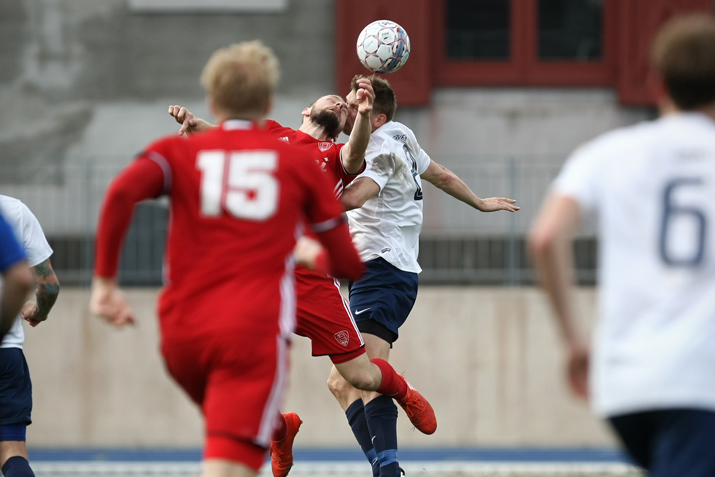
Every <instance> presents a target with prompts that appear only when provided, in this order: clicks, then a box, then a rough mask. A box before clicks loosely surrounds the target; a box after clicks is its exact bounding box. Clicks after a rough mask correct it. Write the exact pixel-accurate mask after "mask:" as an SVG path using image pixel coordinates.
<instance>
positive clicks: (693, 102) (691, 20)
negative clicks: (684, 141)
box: [651, 15, 715, 111]
mask: <svg viewBox="0 0 715 477" xmlns="http://www.w3.org/2000/svg"><path fill="white" fill-rule="evenodd" d="M651 58H652V61H653V64H654V66H655V68H656V70H657V71H658V73H659V74H660V76H661V79H662V81H663V84H664V86H665V90H666V91H667V93H668V96H670V98H671V99H672V101H673V103H675V106H676V107H677V108H678V109H681V110H686V111H687V110H694V109H699V108H702V107H705V106H711V105H715V19H713V18H712V17H711V16H708V15H688V16H683V17H679V18H675V19H673V20H671V21H670V22H668V23H667V24H666V25H665V26H664V27H663V28H662V29H661V30H660V32H659V33H658V35H657V37H656V39H655V41H654V42H653V49H652V51H651Z"/></svg>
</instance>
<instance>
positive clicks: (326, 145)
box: [318, 141, 333, 152]
mask: <svg viewBox="0 0 715 477" xmlns="http://www.w3.org/2000/svg"><path fill="white" fill-rule="evenodd" d="M331 147H333V143H332V142H325V141H321V142H319V143H318V149H320V152H325V151H327V150H328V149H330V148H331Z"/></svg>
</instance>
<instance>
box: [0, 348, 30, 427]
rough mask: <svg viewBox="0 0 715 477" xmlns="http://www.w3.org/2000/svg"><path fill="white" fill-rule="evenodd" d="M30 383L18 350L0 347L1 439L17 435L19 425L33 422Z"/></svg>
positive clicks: (28, 373)
mask: <svg viewBox="0 0 715 477" xmlns="http://www.w3.org/2000/svg"><path fill="white" fill-rule="evenodd" d="M31 413H32V382H31V381H30V371H29V370H28V369H27V361H25V355H24V354H23V352H22V350H21V349H19V348H0V440H22V439H16V438H9V439H8V438H7V437H8V436H9V435H10V433H12V435H13V436H15V435H16V428H17V427H18V426H27V425H28V424H30V423H32V419H31V418H30V414H31Z"/></svg>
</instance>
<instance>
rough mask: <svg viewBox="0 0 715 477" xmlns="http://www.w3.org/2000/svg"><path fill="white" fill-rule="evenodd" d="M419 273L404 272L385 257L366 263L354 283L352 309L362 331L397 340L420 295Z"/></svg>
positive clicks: (351, 288)
mask: <svg viewBox="0 0 715 477" xmlns="http://www.w3.org/2000/svg"><path fill="white" fill-rule="evenodd" d="M417 282H418V280H417V274H416V273H412V272H404V271H402V270H400V269H399V268H396V267H395V266H394V265H392V264H391V263H390V262H388V261H387V260H385V259H384V258H381V257H380V258H376V259H373V260H370V261H368V262H366V263H365V274H364V275H363V276H362V278H361V279H359V280H357V281H356V282H353V283H351V284H350V286H349V288H350V310H351V311H352V312H353V317H355V322H356V323H357V326H358V329H359V330H360V332H361V333H368V334H373V335H376V336H379V337H380V338H382V339H384V340H385V341H387V342H388V343H390V344H392V343H393V342H395V341H397V338H398V336H399V333H398V329H399V328H400V326H402V324H403V323H404V322H405V320H407V316H408V315H409V314H410V311H411V310H412V307H413V306H414V304H415V300H416V299H417Z"/></svg>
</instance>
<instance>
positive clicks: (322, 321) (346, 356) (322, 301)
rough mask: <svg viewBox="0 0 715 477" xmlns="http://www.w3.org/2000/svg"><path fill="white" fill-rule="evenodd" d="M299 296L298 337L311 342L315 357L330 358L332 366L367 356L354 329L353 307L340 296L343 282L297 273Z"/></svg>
mask: <svg viewBox="0 0 715 477" xmlns="http://www.w3.org/2000/svg"><path fill="white" fill-rule="evenodd" d="M295 289H296V294H297V296H298V313H297V315H298V324H297V327H296V330H295V332H296V334H298V335H300V336H305V337H306V338H310V340H311V341H312V342H313V356H323V355H326V354H327V355H329V356H330V359H331V360H332V361H333V363H336V364H339V363H344V362H346V361H350V360H351V359H353V358H356V357H358V356H360V355H361V354H363V353H364V352H365V342H364V341H363V340H362V335H361V334H360V332H359V331H358V329H357V325H355V320H353V315H352V313H350V305H349V304H348V302H347V300H346V299H345V298H343V296H342V295H341V294H340V282H338V281H337V280H336V279H334V278H331V277H326V276H325V275H320V274H318V273H315V272H311V271H310V270H307V269H305V268H303V267H296V269H295Z"/></svg>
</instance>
